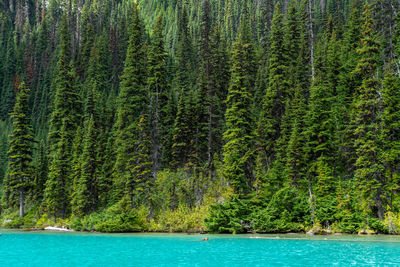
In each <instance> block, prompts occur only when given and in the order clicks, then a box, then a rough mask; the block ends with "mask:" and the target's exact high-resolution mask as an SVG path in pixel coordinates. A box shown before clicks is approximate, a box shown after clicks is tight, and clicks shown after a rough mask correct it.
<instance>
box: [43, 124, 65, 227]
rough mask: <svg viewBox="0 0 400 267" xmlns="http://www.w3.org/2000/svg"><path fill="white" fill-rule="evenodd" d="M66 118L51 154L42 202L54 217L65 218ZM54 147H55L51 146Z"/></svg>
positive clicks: (55, 218)
mask: <svg viewBox="0 0 400 267" xmlns="http://www.w3.org/2000/svg"><path fill="white" fill-rule="evenodd" d="M67 125H68V124H67V119H66V118H64V119H63V121H62V125H61V129H60V134H59V140H58V142H57V146H56V148H57V150H56V151H53V152H52V154H51V164H50V165H49V173H48V177H47V180H46V184H45V189H44V200H43V204H44V206H45V208H46V210H47V211H48V212H49V213H50V214H51V215H52V216H53V217H54V220H57V218H59V217H61V218H65V217H66V215H67V213H68V211H69V202H70V201H69V196H70V195H69V180H68V178H69V177H70V175H71V163H70V160H71V159H70V155H68V152H67V151H68V146H69V145H70V141H69V140H68V138H69V137H68V135H67V134H68V131H67ZM53 149H55V148H53Z"/></svg>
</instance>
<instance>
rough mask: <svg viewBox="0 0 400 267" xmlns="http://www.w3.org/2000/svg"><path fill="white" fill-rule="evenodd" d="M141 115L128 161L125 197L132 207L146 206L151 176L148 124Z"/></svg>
mask: <svg viewBox="0 0 400 267" xmlns="http://www.w3.org/2000/svg"><path fill="white" fill-rule="evenodd" d="M146 117H147V115H146V114H143V115H142V116H141V117H140V120H139V122H138V125H137V128H138V137H137V139H136V140H135V152H134V155H133V157H132V158H131V159H129V160H128V168H129V172H130V175H131V176H132V178H131V179H128V180H127V181H126V195H127V196H128V197H129V199H130V200H131V202H132V205H133V206H134V207H138V206H140V205H141V204H144V205H148V204H150V203H149V196H150V194H149V193H150V187H151V182H152V181H153V180H154V179H153V175H152V165H153V163H152V161H151V140H150V134H149V129H150V127H149V122H148V119H147V118H146Z"/></svg>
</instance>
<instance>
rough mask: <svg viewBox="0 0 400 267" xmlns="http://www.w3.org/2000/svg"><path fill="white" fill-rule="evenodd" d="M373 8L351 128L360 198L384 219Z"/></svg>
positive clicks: (368, 7)
mask: <svg viewBox="0 0 400 267" xmlns="http://www.w3.org/2000/svg"><path fill="white" fill-rule="evenodd" d="M373 10H374V9H373V6H372V5H368V4H367V5H365V10H364V12H363V21H364V25H363V36H362V39H361V43H362V46H361V48H360V49H358V50H357V52H358V53H359V55H360V60H359V61H358V64H357V67H356V69H355V70H354V73H355V74H356V75H357V77H358V78H359V79H361V86H360V87H359V88H358V90H357V93H356V94H355V95H354V102H353V110H352V118H351V125H352V127H353V129H354V139H353V140H354V148H355V152H356V162H355V167H356V171H355V177H356V179H357V181H358V185H359V190H360V196H361V200H362V203H363V212H364V213H365V215H369V214H371V212H372V210H373V208H374V207H375V208H376V209H377V214H376V215H378V217H379V218H380V219H383V215H384V209H385V207H384V206H383V205H384V203H383V200H382V194H383V192H382V189H383V186H384V184H383V166H382V164H381V163H380V162H379V157H378V155H379V153H380V146H379V140H378V138H377V137H378V136H379V131H378V130H379V125H380V123H381V120H380V116H379V113H380V109H381V103H380V96H379V88H380V82H379V80H378V79H377V77H376V70H377V67H378V56H379V43H378V41H377V38H376V34H375V32H374V29H373V27H374V24H373V18H372V12H373Z"/></svg>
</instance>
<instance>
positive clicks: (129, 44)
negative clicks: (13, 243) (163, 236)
mask: <svg viewBox="0 0 400 267" xmlns="http://www.w3.org/2000/svg"><path fill="white" fill-rule="evenodd" d="M14 2H16V4H15V3H14ZM364 4H365V5H364ZM399 40H400V6H399V3H398V2H396V1H390V0H377V1H367V2H366V3H364V2H362V1H359V0H351V1H344V0H336V1H333V0H321V1H309V0H290V1H288V0H285V1H278V0H274V1H266V0H250V1H248V0H201V1H198V0H164V1H158V0H137V1H135V0H104V1H95V0H84V1H74V0H63V1H60V0H51V1H44V2H43V1H4V2H3V3H2V4H1V5H0V182H1V183H0V184H1V187H0V188H1V190H0V193H1V203H0V206H1V209H0V211H1V213H0V219H2V220H1V222H3V221H5V219H9V218H10V219H12V220H11V223H10V222H9V221H8V220H7V221H8V226H10V227H42V226H43V225H45V224H52V223H58V224H64V225H66V226H70V227H73V228H75V229H79V230H96V231H106V232H124V231H200V229H202V227H203V228H204V229H206V230H209V231H216V232H237V233H238V232H251V231H259V232H289V231H307V230H310V229H314V230H316V229H321V227H322V228H323V229H325V230H324V231H331V232H335V231H336V232H346V233H354V232H357V231H362V232H368V231H372V230H373V231H375V232H380V233H386V232H391V233H399V232H400V219H399V218H400V215H399V213H400V167H399V166H400V124H399V123H400V113H399V112H400V71H399V64H400V63H399V55H398V53H400V52H399V51H400V41H399ZM27 88H30V90H28V89H27ZM18 206H19V212H17V210H18ZM17 214H18V216H21V217H23V218H17V217H18V216H17Z"/></svg>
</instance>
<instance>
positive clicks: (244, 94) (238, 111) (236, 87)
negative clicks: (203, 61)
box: [223, 19, 254, 196]
mask: <svg viewBox="0 0 400 267" xmlns="http://www.w3.org/2000/svg"><path fill="white" fill-rule="evenodd" d="M249 30H250V29H249V24H248V21H247V19H245V20H243V21H242V24H241V29H240V34H239V36H238V38H237V40H236V42H235V44H234V45H233V48H232V68H231V81H230V85H229V89H228V96H227V99H226V105H227V109H226V113H225V119H226V128H227V129H226V131H225V132H224V140H225V142H226V143H225V145H224V148H223V151H224V153H223V156H224V162H225V165H224V175H225V178H226V179H227V180H228V181H230V183H231V184H232V186H233V188H234V192H235V193H236V194H241V195H242V196H245V195H246V194H248V193H249V192H250V190H251V187H252V185H253V182H254V178H253V173H252V164H253V158H252V157H253V149H254V144H253V139H254V134H253V130H252V129H253V127H254V118H253V116H252V114H251V109H250V108H251V103H252V94H251V92H252V90H253V88H254V87H253V86H254V76H253V77H252V75H254V69H253V67H254V56H253V55H254V54H253V53H254V50H253V46H252V40H251V37H250V32H249Z"/></svg>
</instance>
